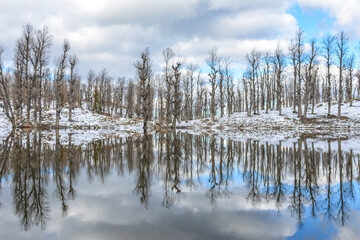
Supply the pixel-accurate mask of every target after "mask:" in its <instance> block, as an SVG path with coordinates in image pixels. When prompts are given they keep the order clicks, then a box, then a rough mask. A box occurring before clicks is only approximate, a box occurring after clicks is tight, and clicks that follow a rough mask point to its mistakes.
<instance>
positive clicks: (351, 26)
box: [298, 0, 360, 37]
mask: <svg viewBox="0 0 360 240" xmlns="http://www.w3.org/2000/svg"><path fill="white" fill-rule="evenodd" d="M298 3H299V5H300V7H301V8H305V9H306V8H313V9H314V8H315V9H316V8H320V9H323V10H325V11H326V12H329V15H330V16H331V17H333V18H335V26H334V30H335V31H340V30H345V31H348V32H349V33H351V34H352V35H353V36H354V37H360V26H359V24H358V23H359V22H360V15H359V13H358V12H359V9H360V1H358V0H343V1H338V0H318V1H313V0H298Z"/></svg>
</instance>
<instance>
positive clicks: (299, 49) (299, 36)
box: [296, 27, 305, 121]
mask: <svg viewBox="0 0 360 240" xmlns="http://www.w3.org/2000/svg"><path fill="white" fill-rule="evenodd" d="M304 35H305V33H304V30H303V29H301V28H300V27H299V28H298V30H297V32H296V64H297V70H296V72H297V80H298V84H297V104H298V117H299V118H300V121H301V120H302V106H301V104H302V93H301V85H302V84H301V79H302V78H301V69H302V63H303V61H304Z"/></svg>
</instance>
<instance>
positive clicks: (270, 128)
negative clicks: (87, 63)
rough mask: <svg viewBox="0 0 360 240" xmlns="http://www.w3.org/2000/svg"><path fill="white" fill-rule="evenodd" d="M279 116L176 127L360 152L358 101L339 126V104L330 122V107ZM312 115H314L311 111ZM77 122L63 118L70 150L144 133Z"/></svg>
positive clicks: (96, 118)
mask: <svg viewBox="0 0 360 240" xmlns="http://www.w3.org/2000/svg"><path fill="white" fill-rule="evenodd" d="M282 112H283V114H282V115H281V116H279V114H278V112H277V111H270V112H269V113H267V114H266V113H265V111H261V112H260V114H259V115H253V116H251V117H248V116H247V114H246V113H245V112H241V113H234V114H232V115H231V116H230V117H227V116H225V117H222V118H217V119H216V120H215V121H211V120H210V119H200V120H191V121H188V122H181V123H179V124H178V129H177V131H180V132H187V133H191V134H195V135H199V134H206V135H208V134H215V135H217V136H218V137H222V138H226V139H232V140H236V141H242V140H247V139H254V140H259V141H267V142H269V141H270V142H274V143H275V142H278V141H286V142H288V143H291V142H293V140H294V141H296V140H297V139H298V137H299V136H310V137H316V138H317V139H319V138H320V139H321V138H323V139H327V138H329V137H337V138H338V137H341V138H343V139H348V138H351V139H352V141H355V142H358V143H359V146H360V101H354V102H353V106H352V107H350V106H349V104H348V103H345V104H344V105H343V106H342V116H343V118H342V119H341V120H339V119H337V118H336V117H335V116H336V115H337V104H336V103H334V104H333V105H332V108H331V114H332V115H334V116H332V117H327V104H324V103H322V104H318V105H317V106H316V109H315V112H316V114H311V113H309V114H308V120H307V122H305V123H301V122H300V121H299V119H298V117H297V115H296V114H295V113H293V111H292V108H284V109H283V111H282ZM309 112H311V111H309ZM43 116H44V121H43V123H44V124H45V125H49V126H55V110H53V109H51V110H48V111H44V113H43ZM72 116H73V117H72V119H73V121H68V109H67V108H65V109H63V111H62V113H61V120H60V126H61V129H60V130H59V135H60V142H61V143H63V144H67V143H68V142H69V136H70V135H71V143H72V144H75V145H79V144H84V143H88V142H91V141H92V140H96V139H102V138H109V137H127V136H132V135H134V134H135V135H137V134H141V133H142V131H143V130H142V121H141V120H139V119H129V118H120V117H110V116H106V115H101V114H95V113H92V112H91V111H89V110H87V109H81V108H76V109H74V110H73V115H72ZM10 132H11V124H10V122H9V121H8V120H7V118H6V116H5V114H4V113H3V112H2V111H1V110H0V139H5V138H6V137H7V136H8V135H9V133H10ZM42 135H43V137H44V139H45V140H46V141H47V142H49V143H55V136H56V134H55V130H53V129H51V128H50V130H48V131H42Z"/></svg>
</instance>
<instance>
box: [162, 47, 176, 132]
mask: <svg viewBox="0 0 360 240" xmlns="http://www.w3.org/2000/svg"><path fill="white" fill-rule="evenodd" d="M162 54H163V57H164V61H165V68H164V80H165V83H166V126H167V127H168V126H169V124H170V123H171V115H172V114H171V113H172V102H173V100H172V97H173V95H172V86H173V80H172V76H171V73H170V69H171V66H170V61H171V59H172V58H173V57H174V56H175V53H174V51H173V50H172V49H171V48H166V49H164V50H163V52H162Z"/></svg>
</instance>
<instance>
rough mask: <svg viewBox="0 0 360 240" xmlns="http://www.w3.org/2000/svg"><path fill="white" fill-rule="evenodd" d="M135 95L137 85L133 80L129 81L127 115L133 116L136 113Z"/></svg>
mask: <svg viewBox="0 0 360 240" xmlns="http://www.w3.org/2000/svg"><path fill="white" fill-rule="evenodd" d="M134 95H135V85H134V83H133V81H131V80H130V81H129V84H128V88H127V92H126V116H127V117H128V118H132V117H133V115H134Z"/></svg>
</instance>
